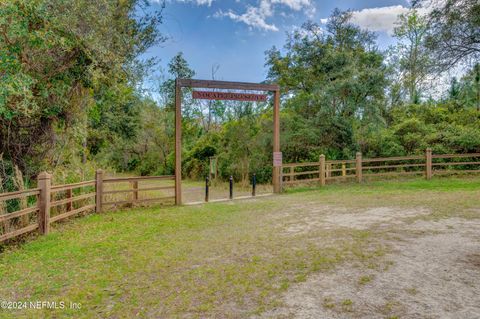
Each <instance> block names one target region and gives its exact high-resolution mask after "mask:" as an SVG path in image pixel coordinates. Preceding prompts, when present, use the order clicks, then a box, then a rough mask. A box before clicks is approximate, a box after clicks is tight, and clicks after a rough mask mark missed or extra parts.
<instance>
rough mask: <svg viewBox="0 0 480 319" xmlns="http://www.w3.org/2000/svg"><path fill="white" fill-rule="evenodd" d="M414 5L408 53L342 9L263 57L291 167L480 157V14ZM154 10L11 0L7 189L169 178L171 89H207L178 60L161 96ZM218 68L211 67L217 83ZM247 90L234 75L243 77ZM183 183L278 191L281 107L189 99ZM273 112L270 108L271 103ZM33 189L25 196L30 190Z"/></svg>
mask: <svg viewBox="0 0 480 319" xmlns="http://www.w3.org/2000/svg"><path fill="white" fill-rule="evenodd" d="M423 5H425V4H424V3H423V2H421V1H420V2H417V3H414V4H413V7H412V9H411V10H410V11H409V13H408V14H405V15H402V16H400V17H399V22H398V25H397V27H396V28H395V33H394V36H395V38H396V40H397V42H396V43H397V44H396V45H395V46H394V47H391V48H389V49H388V50H380V49H379V48H378V45H377V42H376V36H375V34H374V33H372V32H369V31H367V30H362V29H360V28H359V27H357V26H356V25H354V24H353V23H352V22H351V18H352V15H351V13H350V12H348V11H347V12H343V11H339V10H335V11H334V12H332V14H331V16H330V17H329V19H328V22H327V23H326V24H320V23H318V24H317V23H315V22H313V21H312V22H307V23H305V24H304V25H303V26H302V28H300V29H298V30H295V31H293V32H292V33H290V34H288V37H287V40H286V43H285V44H284V46H283V47H282V48H275V47H273V48H271V49H270V50H268V51H267V52H265V53H262V52H259V54H265V67H266V69H267V70H268V77H267V78H266V79H265V82H272V83H278V84H279V85H280V86H281V92H282V98H281V104H282V109H281V115H280V116H281V145H282V146H281V148H282V151H283V158H284V161H285V162H293V161H295V162H296V161H316V160H318V156H319V155H320V154H325V155H326V156H327V158H329V159H343V158H352V157H353V156H354V155H355V153H356V152H358V151H361V152H362V153H364V156H365V157H374V156H394V155H406V154H422V153H423V152H424V150H425V148H426V147H432V148H433V150H434V152H436V153H443V152H480V129H479V128H480V63H479V61H480V3H479V2H478V1H477V0H456V1H454V0H446V1H441V2H438V3H437V5H435V6H434V9H433V10H430V11H428V14H426V15H421V14H420V12H424V11H421V10H417V9H418V8H420V7H421V6H423ZM144 6H148V2H145V1H141V0H125V1H117V0H104V1H88V0H72V1H61V0H6V1H2V2H1V4H0V179H1V183H0V191H1V190H15V189H18V188H21V187H28V184H29V183H32V181H34V180H35V177H36V175H37V174H38V173H39V172H40V171H42V170H47V171H50V172H52V173H53V174H54V177H55V179H56V181H57V182H73V181H78V180H80V179H85V178H91V177H92V176H93V174H94V171H95V169H96V168H100V167H101V168H104V169H107V170H110V171H116V172H131V173H135V174H142V175H149V174H172V173H173V168H174V153H173V151H174V79H175V78H191V77H195V70H193V69H192V68H191V67H190V66H189V64H188V61H186V60H185V58H184V56H183V54H182V53H181V52H179V53H178V54H177V55H176V56H175V57H174V58H173V59H172V60H171V61H170V63H169V65H168V70H167V71H168V75H167V77H166V78H167V80H165V81H162V82H161V83H159V84H158V87H157V88H156V90H153V91H154V92H152V90H145V86H144V85H143V84H144V81H145V79H146V77H147V76H148V75H149V74H151V72H152V70H153V68H155V67H156V61H155V60H145V59H144V58H143V56H144V53H145V52H146V51H147V50H148V48H150V47H152V46H153V45H156V44H158V43H161V42H162V41H164V39H165V38H164V36H163V35H162V34H161V32H160V31H159V30H160V26H161V24H162V11H161V10H160V11H158V12H154V13H152V14H147V13H145V12H151V11H146V10H142V8H144ZM214 76H215V70H212V77H214ZM231 80H234V79H231ZM183 93H184V96H185V101H184V105H183V107H184V109H183V114H184V118H183V123H182V125H183V151H182V152H183V172H182V174H183V175H184V177H185V178H193V179H200V178H203V177H204V176H205V174H206V172H207V169H208V163H209V158H210V157H211V156H217V158H218V166H219V172H220V175H221V176H222V177H227V176H229V175H233V176H234V177H235V179H236V180H246V179H248V177H249V176H250V175H251V174H252V173H254V172H255V173H256V174H257V176H258V178H259V179H260V181H262V182H267V181H269V180H270V179H271V170H272V168H271V161H272V159H271V157H272V105H271V102H266V103H253V102H252V103H251V102H231V101H227V102H221V101H211V102H205V101H198V100H192V99H191V94H189V92H188V89H186V90H185V92H183ZM270 100H271V99H270ZM24 183H26V184H27V185H23V184H24Z"/></svg>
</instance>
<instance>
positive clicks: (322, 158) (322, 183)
mask: <svg viewBox="0 0 480 319" xmlns="http://www.w3.org/2000/svg"><path fill="white" fill-rule="evenodd" d="M319 162H320V167H319V172H320V173H319V175H320V176H319V177H320V186H325V155H323V154H322V155H320V160H319Z"/></svg>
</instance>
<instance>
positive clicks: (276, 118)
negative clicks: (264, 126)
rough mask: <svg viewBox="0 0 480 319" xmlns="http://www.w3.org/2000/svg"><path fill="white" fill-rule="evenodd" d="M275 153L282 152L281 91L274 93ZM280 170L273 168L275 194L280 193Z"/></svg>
mask: <svg viewBox="0 0 480 319" xmlns="http://www.w3.org/2000/svg"><path fill="white" fill-rule="evenodd" d="M273 99H274V101H273V152H280V90H279V89H277V90H275V91H274V93H273ZM280 169H281V167H273V177H272V179H273V192H274V193H280V191H281V189H280V175H281V174H280Z"/></svg>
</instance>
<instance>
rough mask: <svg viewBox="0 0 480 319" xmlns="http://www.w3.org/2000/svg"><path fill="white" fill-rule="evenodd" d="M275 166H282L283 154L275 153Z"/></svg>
mask: <svg viewBox="0 0 480 319" xmlns="http://www.w3.org/2000/svg"><path fill="white" fill-rule="evenodd" d="M273 166H274V167H281V166H282V152H273Z"/></svg>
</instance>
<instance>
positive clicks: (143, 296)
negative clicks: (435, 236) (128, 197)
mask: <svg viewBox="0 0 480 319" xmlns="http://www.w3.org/2000/svg"><path fill="white" fill-rule="evenodd" d="M391 183H393V182H374V183H370V184H365V185H355V184H349V185H331V186H328V187H325V188H323V189H320V190H319V189H316V190H311V189H310V190H306V189H303V190H301V191H300V190H294V191H293V190H291V191H289V192H288V193H287V194H286V195H281V196H275V197H268V198H263V199H258V200H255V201H237V202H226V203H212V204H208V205H201V206H188V207H187V206H185V207H171V208H161V209H160V208H158V207H154V208H138V209H132V210H123V211H118V212H109V213H105V214H101V215H89V216H87V217H83V218H78V219H74V220H72V221H70V222H68V223H64V224H60V225H57V226H55V227H54V229H53V232H52V233H51V234H50V235H48V236H44V237H39V238H37V239H34V240H32V241H30V242H27V243H25V244H23V245H20V246H18V247H12V248H10V249H7V250H6V251H4V252H3V253H2V254H1V255H0V299H4V300H9V301H37V300H39V301H65V302H67V303H68V302H75V303H80V304H81V309H80V310H74V309H61V310H18V311H5V310H4V311H3V312H2V311H0V318H11V317H13V316H14V317H16V318H33V317H51V318H59V317H72V318H93V317H103V318H105V317H113V318H131V317H157V318H170V317H193V318H204V317H222V318H227V317H248V316H251V315H255V314H260V313H262V312H263V311H266V310H268V309H271V308H272V307H274V306H275V305H278V303H279V300H280V296H281V294H282V293H283V292H284V291H286V290H287V289H289V288H290V287H291V286H292V285H294V284H296V283H300V282H303V281H305V280H307V279H308V276H309V275H310V274H312V273H314V272H321V271H327V270H329V269H332V268H333V267H335V266H336V265H338V264H339V263H342V262H347V261H348V262H349V263H360V264H364V265H368V266H370V265H373V267H375V266H376V265H377V264H379V263H381V259H382V256H384V255H385V253H387V252H388V247H386V246H385V245H383V244H381V242H380V241H379V240H378V238H379V236H383V234H382V233H379V232H376V231H374V230H355V229H329V230H312V231H309V232H304V233H295V234H290V233H286V232H285V229H286V227H287V226H288V225H289V223H291V222H292V221H295V219H298V218H300V217H301V216H302V212H303V211H304V208H302V206H301V205H302V204H303V203H314V204H315V205H317V204H318V205H341V206H344V207H347V208H352V209H358V208H361V207H372V206H376V205H389V206H392V205H396V206H402V205H403V206H408V205H410V206H415V207H417V206H419V205H420V206H422V207H429V208H431V209H432V211H433V213H432V216H433V217H434V218H442V217H445V216H447V215H448V216H450V215H452V214H459V215H461V216H467V217H472V218H473V217H475V216H474V215H472V214H470V215H469V213H468V211H470V210H471V209H473V208H474V207H477V206H478V205H477V203H478V198H479V193H480V192H479V190H480V182H479V181H478V180H475V179H458V178H457V179H438V180H437V179H434V180H432V181H429V182H427V181H423V180H410V181H401V182H399V183H395V184H394V185H392V184H391ZM299 205H300V206H299ZM453 207H456V208H458V207H460V209H456V210H455V211H454V210H453V209H452V208H453ZM449 209H450V210H449ZM449 214H450V215H449ZM477 217H478V216H477ZM367 282H368V281H365V280H362V279H360V283H361V284H365V283H367ZM327 304H328V305H330V303H327ZM328 305H327V307H328ZM342 307H343V308H345V309H344V310H345V311H350V310H351V309H352V307H353V305H352V304H349V305H346V304H342Z"/></svg>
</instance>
